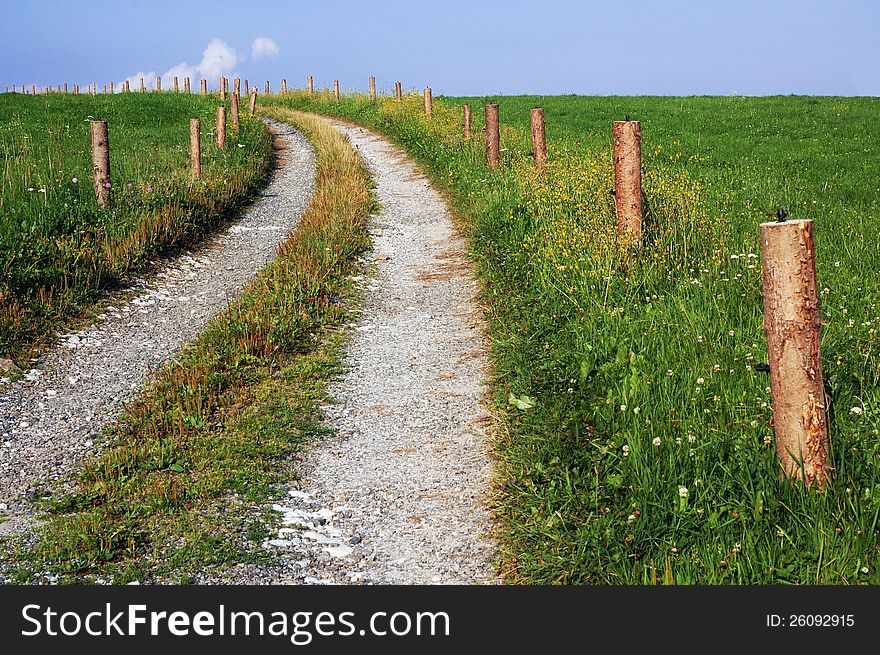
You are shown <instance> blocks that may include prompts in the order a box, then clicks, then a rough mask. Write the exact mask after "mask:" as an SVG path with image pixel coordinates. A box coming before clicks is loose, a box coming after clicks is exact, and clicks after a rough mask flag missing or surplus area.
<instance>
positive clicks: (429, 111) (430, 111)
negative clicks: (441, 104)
mask: <svg viewBox="0 0 880 655" xmlns="http://www.w3.org/2000/svg"><path fill="white" fill-rule="evenodd" d="M433 115H434V101H433V99H432V98H431V87H429V86H426V87H425V116H427V117H428V118H431V116H433Z"/></svg>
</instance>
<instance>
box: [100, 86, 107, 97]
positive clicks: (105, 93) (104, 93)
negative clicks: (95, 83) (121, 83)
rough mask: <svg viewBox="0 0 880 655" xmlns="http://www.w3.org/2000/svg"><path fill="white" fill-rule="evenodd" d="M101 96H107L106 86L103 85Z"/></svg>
mask: <svg viewBox="0 0 880 655" xmlns="http://www.w3.org/2000/svg"><path fill="white" fill-rule="evenodd" d="M101 94H102V95H107V85H106V84H102V85H101Z"/></svg>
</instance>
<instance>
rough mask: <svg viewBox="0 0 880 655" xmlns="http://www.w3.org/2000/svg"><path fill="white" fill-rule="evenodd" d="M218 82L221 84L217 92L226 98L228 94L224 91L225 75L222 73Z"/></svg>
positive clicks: (223, 98) (222, 98)
mask: <svg viewBox="0 0 880 655" xmlns="http://www.w3.org/2000/svg"><path fill="white" fill-rule="evenodd" d="M217 83H218V84H219V86H218V87H217V93H219V94H220V99H221V100H226V94H225V93H224V91H223V76H222V75H221V76H220V77H219V79H218V80H217Z"/></svg>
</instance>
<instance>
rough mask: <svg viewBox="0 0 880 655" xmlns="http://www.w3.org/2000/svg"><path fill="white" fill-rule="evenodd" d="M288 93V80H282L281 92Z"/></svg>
mask: <svg viewBox="0 0 880 655" xmlns="http://www.w3.org/2000/svg"><path fill="white" fill-rule="evenodd" d="M285 93H287V80H281V94H282V95H284V94H285Z"/></svg>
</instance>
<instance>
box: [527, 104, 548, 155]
mask: <svg viewBox="0 0 880 655" xmlns="http://www.w3.org/2000/svg"><path fill="white" fill-rule="evenodd" d="M530 119H531V125H532V161H533V162H534V164H535V166H536V167H537V168H543V167H544V162H546V161H547V140H546V137H545V134H544V110H543V109H540V108H535V109H532V111H531V112H530Z"/></svg>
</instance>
